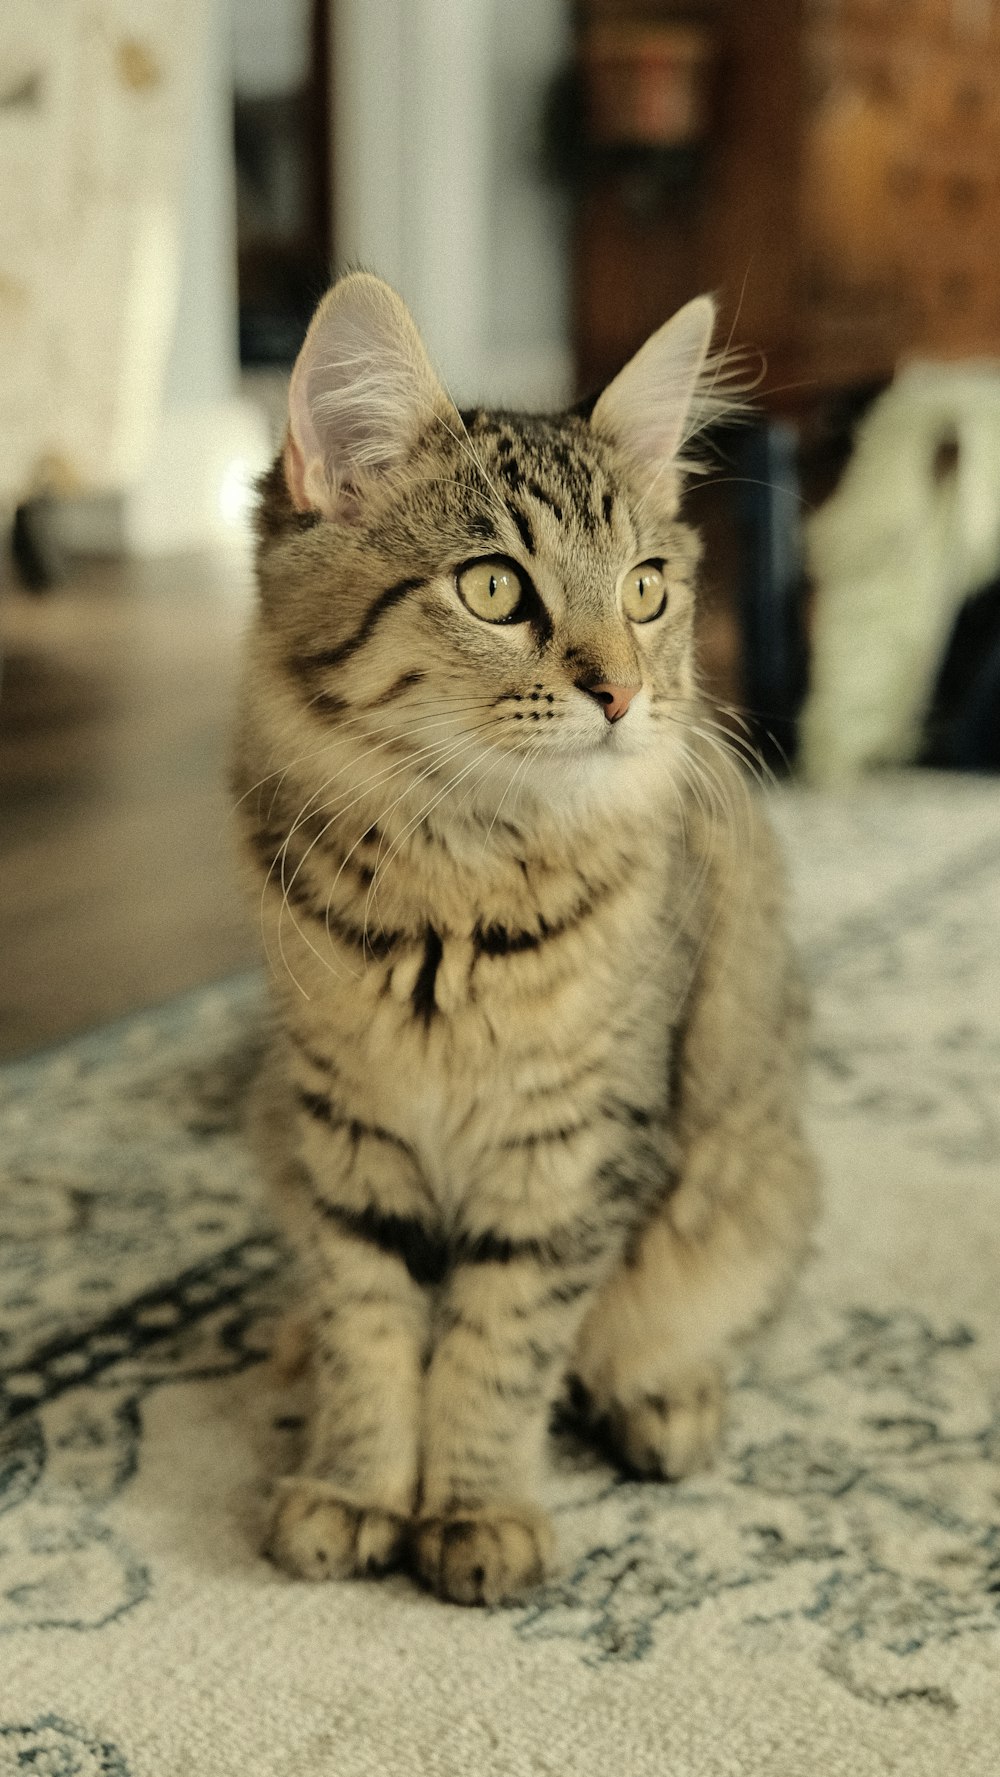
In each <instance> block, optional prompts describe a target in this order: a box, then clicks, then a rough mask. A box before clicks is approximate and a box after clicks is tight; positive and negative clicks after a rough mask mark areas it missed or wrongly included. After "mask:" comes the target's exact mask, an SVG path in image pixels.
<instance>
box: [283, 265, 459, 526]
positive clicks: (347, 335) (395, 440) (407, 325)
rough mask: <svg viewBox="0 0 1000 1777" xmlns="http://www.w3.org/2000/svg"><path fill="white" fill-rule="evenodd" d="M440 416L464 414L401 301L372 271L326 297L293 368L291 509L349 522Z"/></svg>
mask: <svg viewBox="0 0 1000 1777" xmlns="http://www.w3.org/2000/svg"><path fill="white" fill-rule="evenodd" d="M435 416H438V417H440V418H442V419H445V420H447V421H448V422H449V423H450V424H452V425H454V426H456V427H457V426H458V424H459V421H458V416H457V414H456V413H455V409H454V407H453V405H452V402H451V401H450V399H449V397H448V395H447V394H446V393H445V390H444V389H443V388H442V386H441V384H440V382H439V381H438V379H437V377H436V376H435V374H434V371H433V370H432V368H431V364H430V360H429V358H428V356H427V353H426V351H425V349H424V344H423V341H422V340H421V338H420V335H419V333H418V332H417V329H416V327H415V325H414V323H413V321H412V320H411V318H410V314H409V311H408V309H407V307H406V304H405V303H404V302H403V301H402V298H401V297H399V296H397V295H396V292H395V291H394V290H390V288H389V286H388V284H383V282H382V280H381V278H375V277H371V276H370V275H369V274H368V273H366V272H352V273H351V274H350V275H349V276H348V277H345V278H341V279H340V281H339V283H336V284H334V286H333V288H332V289H330V290H328V291H327V293H326V295H325V296H324V298H323V300H322V302H321V303H320V305H319V308H318V309H317V310H316V313H315V314H314V316H313V318H312V321H311V322H310V325H309V331H308V333H307V334H306V337H305V340H304V342H303V346H302V350H301V351H300V353H299V355H298V358H297V360H296V364H295V369H294V370H293V371H292V380H291V386H290V388H289V395H288V437H287V440H286V443H285V452H284V469H285V481H286V483H287V486H288V491H289V494H290V496H291V499H292V503H293V505H294V506H295V507H296V508H297V509H298V510H299V511H300V512H305V511H307V510H312V511H315V512H321V513H322V514H323V516H324V517H326V518H339V519H344V520H349V519H350V518H351V517H352V516H353V515H354V514H355V513H356V511H357V507H358V503H359V499H360V498H361V497H362V496H363V491H364V485H365V483H366V481H368V480H370V478H371V477H373V476H377V475H379V474H384V473H386V471H388V470H391V469H393V468H394V467H396V465H397V464H399V463H401V462H402V461H403V460H404V458H405V457H406V455H407V452H408V451H409V450H410V449H411V447H412V446H413V444H414V443H415V442H416V440H417V438H418V437H419V435H420V433H421V431H422V430H423V429H424V428H425V426H426V425H427V423H428V421H430V420H432V419H433V418H434V417H435Z"/></svg>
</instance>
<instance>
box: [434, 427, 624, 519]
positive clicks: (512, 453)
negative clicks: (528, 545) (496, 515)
mask: <svg viewBox="0 0 1000 1777" xmlns="http://www.w3.org/2000/svg"><path fill="white" fill-rule="evenodd" d="M463 419H464V420H465V423H466V427H467V430H468V432H469V435H470V438H471V439H473V440H474V442H475V446H476V447H477V448H478V449H479V450H480V451H482V452H483V453H484V454H485V452H487V451H491V452H492V453H494V454H495V460H494V462H493V463H492V464H491V465H490V469H491V473H492V475H493V476H494V477H495V478H497V479H499V481H500V482H501V483H502V484H503V487H504V489H505V490H506V492H505V504H507V506H508V510H510V512H511V516H512V518H514V522H515V524H518V528H519V529H520V524H519V523H518V518H517V516H516V515H515V512H514V509H513V507H512V506H511V502H510V500H509V499H508V498H507V497H506V495H507V493H509V494H513V495H516V496H518V497H519V500H518V507H519V510H520V511H522V512H523V501H524V499H525V498H527V499H529V500H531V501H534V502H535V503H536V504H537V505H539V506H541V507H543V508H545V509H547V510H548V511H550V512H551V513H552V515H553V517H554V518H555V519H556V522H557V523H560V524H561V523H563V522H565V521H566V520H567V519H571V520H572V521H573V522H575V524H576V525H578V526H579V528H580V529H581V530H583V531H584V532H585V533H586V534H587V535H588V536H594V535H595V534H596V533H597V532H598V531H599V530H600V529H601V528H602V526H603V527H607V528H610V526H611V521H612V512H613V509H614V495H613V493H611V492H610V491H609V489H608V475H607V469H606V466H605V464H604V462H603V461H602V457H601V452H600V447H599V445H598V442H597V440H596V439H594V438H593V437H592V436H590V435H588V434H587V433H586V431H585V430H584V429H583V428H579V427H574V428H573V430H572V431H571V430H570V429H569V427H568V426H567V425H566V424H565V423H563V422H560V421H559V420H552V419H548V418H541V417H536V416H534V415H522V414H517V415H514V414H491V413H484V412H481V411H478V410H477V411H476V412H474V413H470V414H466V415H463ZM578 434H579V435H578Z"/></svg>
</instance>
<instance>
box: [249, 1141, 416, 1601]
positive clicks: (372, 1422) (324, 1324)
mask: <svg viewBox="0 0 1000 1777" xmlns="http://www.w3.org/2000/svg"><path fill="white" fill-rule="evenodd" d="M356 1134H357V1125H354V1135H355V1139H356ZM369 1145H370V1146H372V1148H373V1152H372V1154H371V1155H370V1156H368V1157H367V1166H368V1168H369V1169H370V1174H369V1177H368V1179H367V1189H366V1188H365V1187H366V1180H365V1172H364V1168H365V1164H366V1159H365V1157H364V1156H363V1155H358V1156H356V1157H355V1161H354V1165H353V1166H352V1167H345V1168H344V1170H343V1171H338V1170H337V1169H335V1168H334V1169H329V1168H328V1169H326V1170H325V1171H324V1173H323V1174H322V1175H319V1174H318V1173H317V1172H314V1171H312V1170H311V1169H307V1168H306V1167H296V1168H295V1173H294V1178H293V1179H292V1180H291V1182H290V1184H289V1186H288V1187H287V1189H286V1197H287V1196H288V1195H290V1196H291V1198H292V1202H291V1203H290V1204H289V1207H290V1208H291V1209H292V1210H293V1230H294V1232H295V1235H296V1239H297V1244H298V1246H299V1249H300V1251H301V1252H302V1254H303V1256H304V1258H305V1259H306V1263H307V1269H308V1274H309V1284H310V1289H309V1305H310V1315H311V1320H312V1324H313V1329H314V1337H313V1344H312V1387H313V1405H312V1412H311V1417H310V1424H309V1433H308V1444H307V1452H306V1460H305V1463H304V1466H303V1470H302V1472H301V1473H300V1474H298V1475H295V1476H291V1477H289V1478H287V1479H285V1480H283V1481H281V1482H280V1483H279V1485H278V1490H277V1497H276V1501H275V1508H274V1516H273V1521H272V1526H271V1534H270V1538H269V1542H268V1553H269V1554H270V1555H271V1556H272V1558H273V1559H274V1560H276V1561H277V1562H278V1563H279V1564H280V1565H281V1566H282V1567H284V1568H286V1569H287V1570H288V1571H289V1572H290V1573H293V1574H295V1575H296V1576H298V1577H300V1578H303V1579H340V1578H346V1577H349V1576H350V1575H352V1574H358V1573H372V1572H378V1571H381V1570H383V1569H384V1568H387V1567H389V1566H391V1565H393V1564H394V1563H395V1561H396V1559H397V1558H398V1556H399V1554H400V1552H401V1550H402V1547H403V1543H404V1540H405V1532H406V1527H407V1523H408V1521H409V1519H410V1518H411V1516H412V1513H413V1510H414V1505H415V1501H416V1494H417V1481H418V1465H419V1447H420V1395H421V1387H422V1381H423V1368H422V1366H423V1361H424V1356H425V1352H426V1348H427V1338H428V1325H429V1308H428V1301H427V1293H426V1291H425V1290H423V1289H421V1288H420V1287H419V1285H418V1284H417V1283H416V1282H415V1281H414V1279H413V1276H412V1275H411V1272H410V1270H409V1269H408V1268H407V1265H406V1263H405V1260H404V1256H403V1251H402V1250H401V1244H400V1240H399V1238H398V1236H399V1231H400V1228H401V1227H402V1226H403V1224H404V1222H405V1218H404V1217H402V1216H400V1215H398V1214H397V1215H393V1214H391V1213H388V1212H386V1211H385V1210H381V1209H380V1208H379V1206H378V1204H379V1196H380V1195H381V1196H382V1197H383V1198H384V1197H385V1196H386V1194H387V1191H388V1187H389V1183H390V1181H389V1180H388V1179H387V1177H386V1176H385V1168H386V1167H387V1166H388V1167H389V1168H393V1167H395V1169H396V1171H398V1170H399V1159H398V1156H396V1155H392V1154H390V1155H388V1156H380V1155H379V1154H378V1153H377V1151H376V1149H375V1144H374V1143H370V1144H369ZM393 1182H395V1183H396V1184H397V1185H398V1184H400V1183H402V1182H403V1181H400V1180H394V1181H393ZM379 1185H381V1192H379V1190H378V1186H379ZM359 1187H360V1189H361V1196H360V1197H359ZM397 1194H398V1193H397ZM383 1226H384V1227H385V1228H386V1229H388V1230H389V1232H390V1233H392V1235H393V1236H394V1239H393V1240H389V1239H388V1238H387V1239H385V1240H380V1238H379V1235H380V1230H381V1229H382V1228H383Z"/></svg>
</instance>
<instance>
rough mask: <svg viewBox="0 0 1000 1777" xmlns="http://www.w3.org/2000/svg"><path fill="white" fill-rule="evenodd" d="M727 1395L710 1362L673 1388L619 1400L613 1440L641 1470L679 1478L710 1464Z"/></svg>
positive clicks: (612, 1421)
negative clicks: (626, 1402)
mask: <svg viewBox="0 0 1000 1777" xmlns="http://www.w3.org/2000/svg"><path fill="white" fill-rule="evenodd" d="M724 1398H725V1393H724V1388H723V1383H722V1378H721V1376H720V1375H719V1372H718V1371H717V1370H716V1369H714V1368H711V1367H709V1366H707V1365H706V1366H705V1368H704V1369H700V1370H698V1371H697V1372H696V1373H693V1374H692V1375H691V1376H689V1377H685V1378H684V1380H683V1382H682V1383H675V1384H672V1385H671V1387H670V1389H669V1390H666V1389H665V1390H658V1391H655V1392H653V1393H650V1394H644V1395H640V1396H638V1397H637V1398H636V1399H635V1400H634V1401H630V1402H629V1404H628V1405H627V1406H623V1405H622V1404H621V1403H620V1402H615V1403H614V1405H613V1406H612V1407H611V1410H610V1412H609V1414H608V1429H609V1432H610V1435H611V1439H612V1442H613V1443H614V1445H615V1446H616V1448H617V1449H618V1451H619V1453H620V1455H621V1456H623V1457H624V1459H625V1461H626V1463H627V1464H628V1466H629V1468H631V1469H633V1470H634V1471H635V1473H636V1474H639V1475H644V1476H648V1477H649V1478H650V1479H652V1480H664V1481H679V1480H681V1479H682V1477H683V1476H684V1475H690V1474H694V1473H695V1472H696V1470H698V1469H703V1468H707V1467H708V1465H709V1464H710V1463H711V1461H712V1460H713V1458H714V1456H715V1453H716V1451H717V1449H718V1445H719V1438H720V1435H721V1432H722V1410H723V1402H724Z"/></svg>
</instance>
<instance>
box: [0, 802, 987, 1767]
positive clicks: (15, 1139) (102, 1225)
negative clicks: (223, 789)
mask: <svg viewBox="0 0 1000 1777" xmlns="http://www.w3.org/2000/svg"><path fill="white" fill-rule="evenodd" d="M774 811H775V817H776V819H777V822H778V825H779V828H780V829H781V832H782V834H783V837H784V839H785V842H786V847H787V850H788V852H789V856H790V861H791V867H792V874H793V880H794V884H795V889H796V902H795V905H796V922H797V928H798V935H799V939H800V942H801V944H802V948H803V951H804V954H805V957H806V961H807V966H808V968H809V972H810V975H811V977H812V981H813V986H814V996H815V1008H816V1010H815V1027H814V1035H813V1069H812V1087H811V1106H810V1125H811V1130H812V1135H813V1139H814V1141H815V1143H816V1145H817V1148H818V1151H819V1153H820V1155H821V1158H822V1162H823V1167H824V1171H825V1173H826V1176H827V1210H826V1215H825V1219H824V1223H823V1227H822V1230H821V1234H820V1238H819V1241H818V1251H817V1253H816V1255H815V1258H814V1259H813V1261H812V1263H811V1265H810V1267H809V1270H808V1272H807V1273H806V1275H805V1276H804V1278H803V1280H802V1283H801V1286H800V1288H799V1290H798V1292H797V1295H796V1298H795V1300H794V1302H793V1303H792V1304H791V1306H790V1309H789V1311H788V1313H787V1314H786V1315H785V1316H784V1317H783V1318H782V1319H781V1320H780V1321H779V1322H778V1323H777V1324H776V1325H775V1326H774V1327H773V1328H772V1329H770V1330H769V1331H768V1333H767V1334H766V1336H764V1337H762V1338H761V1339H760V1340H758V1341H757V1342H756V1343H755V1344H754V1345H753V1347H752V1348H750V1349H749V1350H748V1351H747V1353H746V1356H745V1361H744V1363H743V1366H742V1369H741V1373H740V1375H739V1377H738V1380H737V1386H736V1387H735V1389H734V1393H733V1399H732V1406H731V1411H730V1415H729V1421H728V1425H727V1432H726V1441H725V1449H724V1452H723V1454H722V1457H721V1458H720V1461H719V1462H718V1464H717V1465H716V1467H715V1468H714V1469H713V1470H712V1471H711V1472H710V1473H709V1474H706V1475H703V1476H699V1477H696V1478H693V1479H692V1480H690V1481H688V1482H685V1483H683V1484H681V1485H679V1486H676V1487H665V1486H655V1485H650V1484H643V1483H639V1482H635V1481H631V1480H628V1479H625V1478H623V1477H622V1476H620V1475H619V1474H617V1473H616V1472H615V1471H614V1470H613V1469H611V1468H610V1467H608V1466H607V1464H606V1463H605V1462H603V1461H602V1459H601V1458H600V1457H599V1456H598V1455H597V1454H595V1452H593V1451H592V1450H591V1449H589V1448H588V1447H584V1446H582V1445H580V1444H579V1443H577V1442H576V1441H575V1440H574V1438H573V1436H572V1434H571V1433H570V1432H568V1431H566V1430H560V1431H558V1432H557V1433H556V1435H555V1438H554V1442H553V1458H554V1461H553V1481H552V1506H553V1510H554V1513H555V1516H556V1520H557V1524H558V1528H559V1535H560V1546H561V1550H562V1563H561V1567H560V1569H559V1571H558V1572H557V1573H556V1574H555V1575H554V1577H553V1578H552V1579H551V1580H550V1581H549V1582H548V1583H547V1584H546V1585H545V1586H544V1587H543V1588H542V1589H541V1590H540V1591H539V1592H538V1593H536V1594H535V1595H534V1596H532V1597H531V1598H530V1599H528V1600H526V1601H525V1602H524V1603H523V1604H522V1605H520V1606H517V1607H514V1608H509V1609H505V1610H498V1611H493V1612H472V1613H470V1612H463V1611H459V1610H456V1609H454V1608H451V1607H448V1606H444V1605H441V1604H438V1603H436V1602H435V1601H433V1600H431V1599H429V1598H427V1597H425V1596H424V1595H422V1594H421V1593H419V1592H418V1591H417V1590H416V1589H415V1588H414V1587H413V1586H412V1584H411V1583H410V1582H409V1581H408V1580H407V1579H406V1578H405V1577H403V1576H393V1577H391V1578H389V1579H387V1580H385V1581H382V1582H378V1583H375V1582H365V1583H360V1582H359V1583H357V1584H351V1585H343V1586H326V1587H307V1586H301V1585H295V1584H293V1583H292V1582H290V1581H288V1580H286V1579H285V1578H284V1577H283V1576H281V1575H279V1574H277V1573H276V1572H274V1571H273V1570H272V1569H271V1568H270V1567H269V1566H268V1565H267V1563H266V1562H264V1561H263V1560H262V1559H261V1557H260V1555H259V1553H258V1549H259V1538H260V1527H261V1523H262V1521H263V1515H264V1512H265V1510H266V1501H267V1494H268V1486H269V1483H270V1480H271V1479H272V1478H273V1476H274V1475H276V1474H278V1473H280V1472H282V1471H283V1470H285V1469H286V1468H287V1466H288V1464H289V1463H290V1462H291V1461H292V1460H293V1452H294V1446H295V1442H296V1439H297V1436H298V1433H299V1429H300V1425H301V1417H300V1409H301V1403H300V1401H298V1400H297V1399H296V1397H295V1395H294V1392H292V1391H290V1390H288V1389H284V1390H282V1389H281V1388H280V1387H279V1385H278V1384H277V1381H276V1379H275V1375H274V1373H273V1371H272V1370H271V1367H270V1365H269V1364H268V1363H267V1361H266V1360H267V1356H268V1352H269V1349H270V1343H271V1337H272V1332H273V1326H274V1321H275V1317H276V1315H277V1314H279V1313H280V1311H281V1309H282V1307H283V1306H284V1304H285V1303H286V1301H287V1299H288V1293H289V1290H290V1287H291V1279H290V1272H289V1270H288V1267H287V1265H286V1260H285V1256H284V1254H283V1252H282V1249H281V1246H280V1243H279V1241H278V1240H277V1238H276V1235H275V1232H274V1229H273V1227H272V1225H271V1222H270V1220H269V1218H268V1214H267V1209H266V1205H265V1203H264V1201H263V1199H262V1195H261V1191H260V1186H259V1182H258V1180H257V1177H256V1174H255V1171H254V1166H253V1162H252V1158H251V1156H250V1154H249V1152H248V1150H247V1148H246V1145H245V1142H244V1138H243V1135H242V1109H243V1105H244V1102H245V1095H246V1088H247V1085H248V1082H249V1080H250V1078H251V1077H252V1074H253V1071H254V1068H255V1065H256V1062H257V1059H258V1056H259V1050H260V1044H261V1033H262V1026H263V1011H262V1008H263V998H262V989H261V983H260V982H259V980H257V979H256V978H253V979H241V980H238V981H234V982H231V983H227V984H225V985H223V986H221V987H217V988H212V989H207V990H205V991H203V992H201V993H199V994H196V995H194V996H190V997H189V998H187V999H185V1000H184V1001H181V1002H177V1003H175V1004H174V1005H172V1006H169V1007H166V1008H163V1009H160V1010H157V1011H153V1012H150V1013H146V1014H142V1015H140V1016H138V1017H136V1018H133V1019H131V1020H128V1021H126V1022H125V1023H123V1024H121V1025H118V1026H115V1027H113V1028H111V1029H108V1030H106V1031H98V1032H95V1033H93V1034H91V1035H89V1036H86V1037H84V1038H81V1039H79V1040H78V1041H76V1042H74V1043H70V1044H67V1045H65V1046H64V1047H62V1048H61V1049H58V1050H54V1051H52V1052H50V1053H48V1054H45V1055H42V1056H40V1057H37V1058H33V1059H30V1060H28V1061H25V1062H21V1063H16V1064H12V1065H10V1066H8V1067H7V1068H5V1069H3V1070H2V1071H0V1777H8V1773H10V1774H11V1777H14V1773H22V1772H38V1773H45V1774H47V1777H77V1774H79V1777H188V1774H189V1773H190V1772H191V1771H193V1770H195V1769H198V1770H205V1771H207V1772H211V1774H212V1777H229V1774H230V1773H233V1774H234V1777H235V1774H236V1773H239V1774H240V1777H371V1774H372V1773H377V1772H383V1771H384V1772H386V1773H393V1774H394V1773H396V1772H405V1773H406V1774H407V1777H423V1774H424V1773H427V1777H459V1773H463V1774H464V1773H466V1772H470V1771H471V1772H474V1773H479V1772H483V1773H493V1772H497V1773H501V1772H502V1773H504V1774H506V1773H508V1772H512V1773H516V1774H517V1777H521V1773H527V1774H534V1773H546V1774H549V1773H551V1774H552V1777H557V1774H558V1777H562V1774H563V1773H569V1772H573V1773H582V1774H583V1777H591V1774H593V1777H598V1774H600V1777H605V1774H606V1771H607V1769H608V1766H609V1763H610V1762H611V1760H614V1761H615V1765H616V1767H617V1768H619V1769H626V1770H628V1772H629V1773H630V1777H632V1774H633V1773H635V1774H636V1777H647V1774H648V1777H664V1774H665V1773H668V1772H669V1773H670V1777H728V1774H729V1773H733V1772H737V1771H738V1772H739V1773H741V1777H743V1774H746V1777H758V1774H759V1777H764V1774H765V1773H766V1777H813V1773H814V1772H818V1771H822V1772H823V1773H824V1777H825V1773H827V1772H830V1773H833V1774H835V1777H839V1773H840V1772H844V1773H845V1774H846V1773H848V1772H850V1773H851V1777H868V1774H869V1773H871V1774H872V1777H875V1774H876V1773H878V1774H881V1773H883V1772H885V1773H888V1772H890V1771H906V1772H907V1773H912V1774H913V1777H924V1773H926V1774H927V1777H931V1774H933V1777H948V1774H949V1773H951V1772H955V1773H961V1774H962V1777H993V1774H994V1773H995V1771H996V1770H997V1768H998V1767H997V1753H996V1722H997V1720H998V1719H1000V1634H998V1631H1000V1215H998V1209H1000V1165H998V1162H1000V942H998V936H1000V934H998V931H997V926H998V917H997V910H998V908H1000V796H998V794H997V789H996V787H995V786H994V785H993V784H992V783H989V782H974V781H972V780H961V781H960V780H954V779H948V778H924V777H921V776H919V775H914V776H912V777H909V778H906V779H899V780H891V781H889V782H886V783H884V784H875V785H872V786H871V787H869V788H867V789H866V790H865V792H864V793H863V794H861V795H859V796H858V797H857V798H855V799H854V800H851V801H848V800H844V801H837V800H835V799H833V798H830V797H820V796H810V795H806V794H803V793H800V792H787V793H783V794H782V795H780V796H778V797H777V798H776V799H775V803H774ZM193 1748H197V1749H198V1752H197V1758H195V1756H194V1754H193V1750H192V1749H193Z"/></svg>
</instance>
